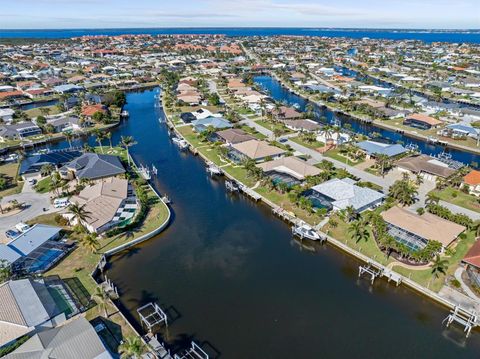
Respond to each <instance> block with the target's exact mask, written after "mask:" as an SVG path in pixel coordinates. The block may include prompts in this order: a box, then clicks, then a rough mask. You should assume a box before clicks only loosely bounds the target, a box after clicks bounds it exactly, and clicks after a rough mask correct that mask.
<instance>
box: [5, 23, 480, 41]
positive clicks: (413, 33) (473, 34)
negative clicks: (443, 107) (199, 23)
mask: <svg viewBox="0 0 480 359" xmlns="http://www.w3.org/2000/svg"><path fill="white" fill-rule="evenodd" d="M0 26H1V25H0ZM124 34H150V35H174V34H217V35H218V34H219V35H226V36H278V35H295V36H327V37H350V38H354V39H362V38H364V37H368V38H371V39H389V40H421V41H424V42H427V43H430V42H458V43H463V42H468V43H476V44H478V43H480V31H479V30H470V31H467V30H465V31H448V30H443V31H434V30H401V29H398V30H394V29H340V28H331V29H325V28H280V27H271V28H269V27H231V28H230V27H211V28H208V27H201V28H195V27H192V28H123V29H122V28H116V29H43V30H40V29H39V30H29V29H18V30H5V29H3V30H2V29H0V38H37V39H44V38H47V39H64V38H71V37H79V36H86V35H108V36H115V35H124Z"/></svg>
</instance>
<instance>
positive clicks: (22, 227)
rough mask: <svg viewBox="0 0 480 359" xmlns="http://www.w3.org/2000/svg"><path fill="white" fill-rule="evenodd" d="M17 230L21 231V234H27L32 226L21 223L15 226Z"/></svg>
mask: <svg viewBox="0 0 480 359" xmlns="http://www.w3.org/2000/svg"><path fill="white" fill-rule="evenodd" d="M15 228H16V229H17V230H18V231H20V232H21V233H23V232H25V231H26V230H28V229H29V228H30V226H29V225H28V224H26V223H23V222H20V223H17V224H16V225H15Z"/></svg>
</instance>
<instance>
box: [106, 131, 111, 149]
mask: <svg viewBox="0 0 480 359" xmlns="http://www.w3.org/2000/svg"><path fill="white" fill-rule="evenodd" d="M104 137H105V138H106V139H108V142H109V143H110V149H112V148H113V146H112V133H111V132H107V133H105V135H104Z"/></svg>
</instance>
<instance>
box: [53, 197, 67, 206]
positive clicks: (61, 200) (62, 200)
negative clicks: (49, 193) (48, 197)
mask: <svg viewBox="0 0 480 359" xmlns="http://www.w3.org/2000/svg"><path fill="white" fill-rule="evenodd" d="M69 205H70V201H69V200H68V198H56V199H55V200H54V201H53V207H55V208H65V207H68V206H69Z"/></svg>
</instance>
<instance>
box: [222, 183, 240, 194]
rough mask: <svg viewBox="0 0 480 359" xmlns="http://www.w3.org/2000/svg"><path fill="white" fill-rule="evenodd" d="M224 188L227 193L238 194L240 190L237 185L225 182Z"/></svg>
mask: <svg viewBox="0 0 480 359" xmlns="http://www.w3.org/2000/svg"><path fill="white" fill-rule="evenodd" d="M225 187H226V188H227V191H229V192H232V193H233V192H239V191H240V188H239V187H238V185H237V183H236V182H234V181H225Z"/></svg>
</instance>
